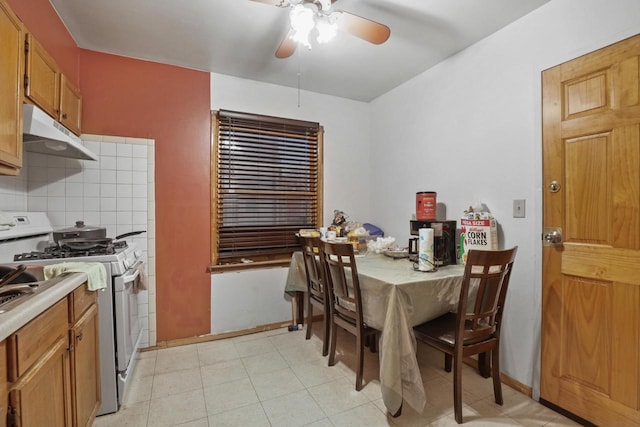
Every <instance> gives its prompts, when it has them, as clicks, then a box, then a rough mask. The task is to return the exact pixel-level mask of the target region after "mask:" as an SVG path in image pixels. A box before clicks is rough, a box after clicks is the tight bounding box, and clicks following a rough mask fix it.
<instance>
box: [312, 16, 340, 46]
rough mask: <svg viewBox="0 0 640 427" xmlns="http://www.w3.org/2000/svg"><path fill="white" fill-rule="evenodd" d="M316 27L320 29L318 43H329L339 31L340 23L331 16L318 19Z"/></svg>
mask: <svg viewBox="0 0 640 427" xmlns="http://www.w3.org/2000/svg"><path fill="white" fill-rule="evenodd" d="M316 28H317V29H318V39H317V40H318V43H327V42H329V41H331V40H333V38H334V37H335V36H336V34H337V33H338V24H337V23H336V22H335V19H331V17H329V16H326V17H321V18H320V19H318V22H316Z"/></svg>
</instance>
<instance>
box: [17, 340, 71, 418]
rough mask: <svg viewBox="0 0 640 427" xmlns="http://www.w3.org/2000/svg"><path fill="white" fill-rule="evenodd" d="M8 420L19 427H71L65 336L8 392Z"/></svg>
mask: <svg viewBox="0 0 640 427" xmlns="http://www.w3.org/2000/svg"><path fill="white" fill-rule="evenodd" d="M9 402H10V404H11V414H12V415H11V417H10V418H15V421H16V424H17V425H19V426H21V427H42V426H48V427H66V426H71V425H72V421H71V389H70V372H69V351H68V338H67V336H66V335H65V336H64V337H62V338H60V339H59V340H58V341H56V343H55V344H54V345H53V346H52V347H51V348H50V349H49V350H48V351H47V352H45V354H44V356H43V357H42V358H41V359H39V360H38V362H37V363H35V364H34V365H33V366H32V367H31V369H29V371H28V372H27V373H26V374H25V375H24V376H22V377H21V378H20V379H19V380H18V381H17V382H16V383H15V384H14V385H13V387H12V389H11V391H10V392H9Z"/></svg>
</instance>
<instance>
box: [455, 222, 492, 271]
mask: <svg viewBox="0 0 640 427" xmlns="http://www.w3.org/2000/svg"><path fill="white" fill-rule="evenodd" d="M479 213H484V212H479ZM469 249H481V250H497V249H498V223H497V221H496V220H495V219H494V218H493V217H491V216H489V215H475V217H471V218H470V217H469V216H466V217H465V218H462V219H461V220H460V263H461V264H464V263H465V261H466V260H467V252H468V251H469Z"/></svg>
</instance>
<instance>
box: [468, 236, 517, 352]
mask: <svg viewBox="0 0 640 427" xmlns="http://www.w3.org/2000/svg"><path fill="white" fill-rule="evenodd" d="M517 249H518V247H517V246H516V247H514V248H512V249H506V250H500V251H483V250H470V251H469V253H468V257H467V260H466V265H465V270H464V277H463V279H462V286H461V289H460V300H459V301H458V314H457V316H458V325H457V326H458V327H457V329H456V342H458V343H462V344H463V345H465V344H472V343H475V342H479V341H484V340H487V339H490V338H498V337H499V334H500V325H501V321H502V310H503V307H504V302H505V299H506V295H507V289H508V288H509V279H510V278H511V270H512V268H513V262H514V261H515V257H516V252H517Z"/></svg>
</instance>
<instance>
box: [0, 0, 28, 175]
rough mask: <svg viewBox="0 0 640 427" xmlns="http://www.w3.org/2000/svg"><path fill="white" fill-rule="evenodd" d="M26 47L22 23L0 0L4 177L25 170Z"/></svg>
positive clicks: (0, 128)
mask: <svg viewBox="0 0 640 427" xmlns="http://www.w3.org/2000/svg"><path fill="white" fill-rule="evenodd" d="M23 45H24V31H23V28H22V23H21V22H20V20H19V19H18V18H17V17H16V16H15V15H14V13H13V12H12V11H11V9H10V8H9V6H8V5H7V3H6V2H5V0H0V57H1V58H2V61H0V94H2V96H1V98H2V102H0V175H17V174H18V169H19V168H20V167H22V78H23V77H22V76H23V74H24V72H23V69H22V64H23V47H22V46H23Z"/></svg>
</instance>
